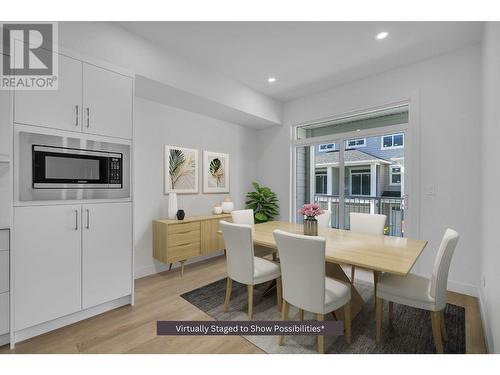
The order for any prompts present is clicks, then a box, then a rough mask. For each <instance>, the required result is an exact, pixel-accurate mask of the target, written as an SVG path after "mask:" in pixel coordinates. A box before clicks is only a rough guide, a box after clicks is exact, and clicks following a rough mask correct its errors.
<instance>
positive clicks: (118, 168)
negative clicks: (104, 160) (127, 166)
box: [109, 157, 122, 185]
mask: <svg viewBox="0 0 500 375" xmlns="http://www.w3.org/2000/svg"><path fill="white" fill-rule="evenodd" d="M109 184H110V185H121V184H122V159H121V158H113V157H112V158H110V159H109Z"/></svg>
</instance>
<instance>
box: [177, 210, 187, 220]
mask: <svg viewBox="0 0 500 375" xmlns="http://www.w3.org/2000/svg"><path fill="white" fill-rule="evenodd" d="M184 216H186V213H185V212H184V210H178V211H177V220H184Z"/></svg>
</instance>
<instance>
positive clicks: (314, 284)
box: [273, 230, 351, 353]
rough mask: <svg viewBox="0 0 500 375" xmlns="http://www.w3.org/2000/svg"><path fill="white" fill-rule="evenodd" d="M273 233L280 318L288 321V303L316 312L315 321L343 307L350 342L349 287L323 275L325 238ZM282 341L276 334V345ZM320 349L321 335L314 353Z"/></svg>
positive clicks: (276, 231) (321, 343)
mask: <svg viewBox="0 0 500 375" xmlns="http://www.w3.org/2000/svg"><path fill="white" fill-rule="evenodd" d="M273 235H274V239H275V240H276V244H277V245H278V252H279V255H280V260H281V275H282V276H281V277H282V283H283V299H282V305H283V307H282V318H283V320H288V311H289V305H290V304H291V305H293V306H295V307H298V308H299V309H301V311H304V310H305V311H309V312H312V313H314V314H316V317H317V320H319V321H323V320H324V316H325V314H328V313H333V312H334V311H335V310H338V309H339V308H341V307H342V306H344V324H345V338H346V341H347V342H348V343H351V302H350V301H351V287H350V285H349V284H346V283H343V282H341V281H338V280H334V279H332V278H329V277H325V244H326V240H325V239H324V238H323V237H315V236H303V235H300V234H292V233H288V232H284V231H281V230H275V231H273ZM283 340H284V338H283V336H280V338H279V344H280V345H282V344H283ZM324 350H325V348H324V337H323V336H318V352H320V353H323V352H324Z"/></svg>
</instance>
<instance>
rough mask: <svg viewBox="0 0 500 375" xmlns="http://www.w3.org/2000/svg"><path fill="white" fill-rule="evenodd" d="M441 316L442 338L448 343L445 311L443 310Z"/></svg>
mask: <svg viewBox="0 0 500 375" xmlns="http://www.w3.org/2000/svg"><path fill="white" fill-rule="evenodd" d="M440 315H441V316H440V317H439V320H440V321H441V337H442V338H443V340H444V341H448V334H447V333H446V325H445V323H444V310H441V314H440Z"/></svg>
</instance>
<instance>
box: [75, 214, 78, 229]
mask: <svg viewBox="0 0 500 375" xmlns="http://www.w3.org/2000/svg"><path fill="white" fill-rule="evenodd" d="M75 230H78V210H75Z"/></svg>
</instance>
